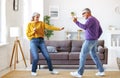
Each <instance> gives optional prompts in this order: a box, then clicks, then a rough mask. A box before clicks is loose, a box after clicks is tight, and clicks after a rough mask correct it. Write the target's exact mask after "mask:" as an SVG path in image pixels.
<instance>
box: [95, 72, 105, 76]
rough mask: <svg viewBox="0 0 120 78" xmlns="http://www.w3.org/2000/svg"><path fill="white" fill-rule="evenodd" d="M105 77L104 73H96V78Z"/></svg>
mask: <svg viewBox="0 0 120 78" xmlns="http://www.w3.org/2000/svg"><path fill="white" fill-rule="evenodd" d="M104 75H105V73H104V72H97V73H96V76H104Z"/></svg>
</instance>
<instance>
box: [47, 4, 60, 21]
mask: <svg viewBox="0 0 120 78" xmlns="http://www.w3.org/2000/svg"><path fill="white" fill-rule="evenodd" d="M49 16H50V18H51V19H58V18H59V7H58V6H50V7H49Z"/></svg>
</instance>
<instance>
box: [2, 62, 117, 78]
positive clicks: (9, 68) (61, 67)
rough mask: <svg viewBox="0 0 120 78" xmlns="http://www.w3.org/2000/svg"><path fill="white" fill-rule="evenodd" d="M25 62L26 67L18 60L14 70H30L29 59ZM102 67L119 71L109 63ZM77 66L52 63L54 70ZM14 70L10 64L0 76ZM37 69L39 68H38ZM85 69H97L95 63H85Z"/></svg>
mask: <svg viewBox="0 0 120 78" xmlns="http://www.w3.org/2000/svg"><path fill="white" fill-rule="evenodd" d="M26 62H27V67H25V64H24V62H23V61H20V62H19V63H18V64H17V65H16V70H29V71H30V70H31V64H30V61H29V60H26ZM103 66H104V68H105V71H119V68H118V67H112V66H109V65H103ZM78 67H79V66H77V65H76V66H75V65H73V66H72V65H71V66H70V65H69V66H67V65H54V68H55V70H58V71H59V70H70V71H75V70H77V69H78ZM41 69H42V70H48V68H47V66H45V65H42V66H41ZM12 70H14V67H13V65H12V67H8V68H6V69H5V70H2V71H0V77H1V76H2V75H4V74H6V73H8V72H10V71H12ZM38 70H39V69H38ZM85 70H97V69H96V66H95V65H86V66H85Z"/></svg>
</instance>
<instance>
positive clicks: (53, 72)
mask: <svg viewBox="0 0 120 78" xmlns="http://www.w3.org/2000/svg"><path fill="white" fill-rule="evenodd" d="M50 73H51V74H58V73H59V72H58V71H54V70H53V71H50Z"/></svg>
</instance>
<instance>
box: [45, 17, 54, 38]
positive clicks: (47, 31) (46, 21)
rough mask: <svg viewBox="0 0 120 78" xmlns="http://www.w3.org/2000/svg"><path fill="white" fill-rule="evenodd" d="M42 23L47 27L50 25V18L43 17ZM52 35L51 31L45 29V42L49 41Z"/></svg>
mask: <svg viewBox="0 0 120 78" xmlns="http://www.w3.org/2000/svg"><path fill="white" fill-rule="evenodd" d="M44 22H45V23H46V24H48V25H51V24H50V16H48V15H45V16H44ZM52 35H54V34H53V30H48V29H45V37H46V38H47V40H49V39H50V37H51V36H52Z"/></svg>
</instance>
